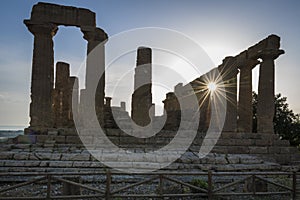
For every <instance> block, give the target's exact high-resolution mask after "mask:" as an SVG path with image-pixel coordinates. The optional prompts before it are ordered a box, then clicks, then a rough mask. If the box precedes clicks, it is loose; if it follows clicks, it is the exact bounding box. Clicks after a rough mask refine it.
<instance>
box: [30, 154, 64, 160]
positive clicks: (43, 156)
mask: <svg viewBox="0 0 300 200" xmlns="http://www.w3.org/2000/svg"><path fill="white" fill-rule="evenodd" d="M35 156H36V157H37V158H38V159H39V160H60V158H61V156H62V154H60V153H36V154H35Z"/></svg>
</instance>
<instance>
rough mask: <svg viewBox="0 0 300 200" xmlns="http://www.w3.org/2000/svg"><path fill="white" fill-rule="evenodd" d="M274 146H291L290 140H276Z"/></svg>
mask: <svg viewBox="0 0 300 200" xmlns="http://www.w3.org/2000/svg"><path fill="white" fill-rule="evenodd" d="M274 146H290V142H289V141H288V140H275V141H274Z"/></svg>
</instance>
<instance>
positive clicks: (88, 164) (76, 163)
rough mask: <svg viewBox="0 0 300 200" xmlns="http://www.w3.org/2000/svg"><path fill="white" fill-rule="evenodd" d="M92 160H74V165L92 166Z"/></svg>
mask: <svg viewBox="0 0 300 200" xmlns="http://www.w3.org/2000/svg"><path fill="white" fill-rule="evenodd" d="M90 166H91V162H88V161H85V162H80V161H74V163H73V167H90Z"/></svg>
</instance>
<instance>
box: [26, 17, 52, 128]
mask: <svg viewBox="0 0 300 200" xmlns="http://www.w3.org/2000/svg"><path fill="white" fill-rule="evenodd" d="M24 23H25V24H26V26H27V27H28V29H29V31H30V32H31V33H32V34H33V35H34V48H33V59H32V75H31V104H30V118H31V120H30V127H52V126H53V116H52V102H53V99H52V97H53V96H52V92H53V82H54V52H53V41H52V37H53V36H54V35H55V34H56V32H57V26H56V25H54V24H50V23H49V24H34V23H32V22H30V21H29V20H25V21H24Z"/></svg>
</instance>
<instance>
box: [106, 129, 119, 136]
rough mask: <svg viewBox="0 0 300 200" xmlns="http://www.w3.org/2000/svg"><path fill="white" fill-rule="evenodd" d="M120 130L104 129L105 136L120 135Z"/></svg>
mask: <svg viewBox="0 0 300 200" xmlns="http://www.w3.org/2000/svg"><path fill="white" fill-rule="evenodd" d="M121 133H122V131H121V130H120V129H106V135H107V136H117V137H119V136H120V135H121Z"/></svg>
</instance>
